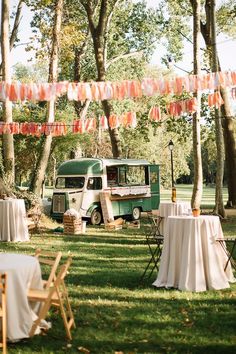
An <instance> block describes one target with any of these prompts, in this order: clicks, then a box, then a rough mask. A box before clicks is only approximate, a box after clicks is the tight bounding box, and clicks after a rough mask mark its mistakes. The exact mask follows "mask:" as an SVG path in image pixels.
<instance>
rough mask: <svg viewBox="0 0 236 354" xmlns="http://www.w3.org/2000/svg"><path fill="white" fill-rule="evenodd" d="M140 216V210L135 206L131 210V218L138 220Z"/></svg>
mask: <svg viewBox="0 0 236 354" xmlns="http://www.w3.org/2000/svg"><path fill="white" fill-rule="evenodd" d="M140 216H141V210H140V208H138V207H135V208H134V209H133V211H132V219H133V220H139V219H140Z"/></svg>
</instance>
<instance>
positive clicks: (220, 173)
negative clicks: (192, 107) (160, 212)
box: [206, 0, 225, 218]
mask: <svg viewBox="0 0 236 354" xmlns="http://www.w3.org/2000/svg"><path fill="white" fill-rule="evenodd" d="M206 7H207V10H206V11H207V13H209V16H207V17H209V27H210V28H209V33H210V40H211V67H212V72H217V71H218V70H219V66H218V55H217V47H216V24H215V0H207V1H206ZM215 136H216V151H217V161H216V165H217V169H216V187H215V208H214V212H215V213H216V214H219V215H221V216H222V217H223V218H224V217H225V209H224V201H223V177H224V138H223V130H222V125H221V114H220V110H219V109H218V108H216V109H215Z"/></svg>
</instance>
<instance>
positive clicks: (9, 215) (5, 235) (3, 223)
mask: <svg viewBox="0 0 236 354" xmlns="http://www.w3.org/2000/svg"><path fill="white" fill-rule="evenodd" d="M0 241H14V242H17V241H29V232H28V227H27V222H26V211H25V203H24V200H23V199H6V200H0Z"/></svg>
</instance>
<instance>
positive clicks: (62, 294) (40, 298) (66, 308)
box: [28, 257, 75, 340]
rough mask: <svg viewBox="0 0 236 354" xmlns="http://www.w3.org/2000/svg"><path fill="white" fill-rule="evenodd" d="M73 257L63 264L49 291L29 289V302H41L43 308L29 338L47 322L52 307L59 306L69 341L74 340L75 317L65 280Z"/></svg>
mask: <svg viewBox="0 0 236 354" xmlns="http://www.w3.org/2000/svg"><path fill="white" fill-rule="evenodd" d="M71 261H72V259H71V257H69V258H68V260H67V262H66V263H65V264H63V265H62V266H61V268H60V271H59V273H58V275H57V277H56V279H55V281H54V282H53V283H52V285H51V286H50V287H49V288H48V289H44V290H38V289H29V290H28V300H29V301H31V302H41V303H42V306H41V308H40V310H39V314H38V318H37V320H36V321H35V322H34V323H33V326H32V328H31V330H30V333H29V336H30V337H31V336H33V335H34V334H35V331H36V329H37V327H38V326H40V323H41V321H42V320H45V318H46V316H47V313H48V311H49V309H50V308H51V306H57V307H59V308H60V312H61V317H62V319H63V322H64V326H65V330H66V336H67V338H68V339H70V340H71V339H72V336H71V331H70V330H71V327H74V328H75V320H74V315H73V313H72V310H71V306H70V302H69V298H68V293H67V289H66V286H65V282H64V279H65V277H66V275H67V272H68V269H69V267H70V264H71Z"/></svg>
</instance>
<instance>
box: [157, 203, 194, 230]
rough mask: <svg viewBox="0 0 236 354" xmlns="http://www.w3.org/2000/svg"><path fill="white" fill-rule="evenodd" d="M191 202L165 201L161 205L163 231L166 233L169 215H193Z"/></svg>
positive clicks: (160, 214)
mask: <svg viewBox="0 0 236 354" xmlns="http://www.w3.org/2000/svg"><path fill="white" fill-rule="evenodd" d="M191 214H192V209H191V204H190V202H187V201H182V200H177V201H176V202H171V201H164V202H160V205H159V216H160V217H161V218H162V223H161V233H162V234H165V224H166V220H167V218H168V216H176V215H191Z"/></svg>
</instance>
